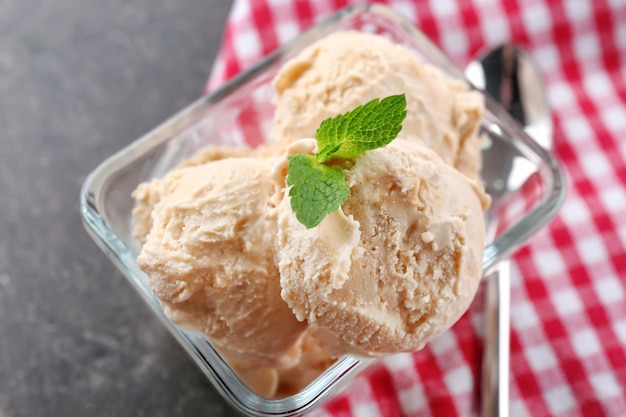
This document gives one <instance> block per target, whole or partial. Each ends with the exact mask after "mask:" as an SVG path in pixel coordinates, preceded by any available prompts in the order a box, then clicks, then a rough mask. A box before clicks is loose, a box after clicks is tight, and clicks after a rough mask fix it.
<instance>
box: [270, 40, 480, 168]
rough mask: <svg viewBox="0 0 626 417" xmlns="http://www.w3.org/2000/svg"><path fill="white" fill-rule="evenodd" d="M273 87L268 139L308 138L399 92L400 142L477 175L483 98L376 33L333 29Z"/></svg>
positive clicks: (284, 71)
mask: <svg viewBox="0 0 626 417" xmlns="http://www.w3.org/2000/svg"><path fill="white" fill-rule="evenodd" d="M274 87H275V89H276V97H275V99H274V104H275V106H276V111H275V114H274V128H273V132H272V136H273V137H274V139H275V140H277V141H278V143H281V144H284V145H286V144H289V143H292V142H293V141H295V140H298V139H300V138H306V137H314V135H315V131H316V129H317V128H318V127H319V125H320V123H321V122H322V120H324V119H326V118H328V117H334V116H336V115H337V114H342V113H345V112H346V111H349V110H352V109H354V108H355V107H357V106H359V105H361V104H364V103H367V102H369V101H370V100H373V99H376V98H381V97H387V96H390V95H394V94H406V98H407V117H406V119H405V121H404V125H403V129H402V132H400V135H399V138H400V139H410V140H415V141H419V142H421V143H423V144H425V145H427V146H428V147H429V148H431V149H433V150H434V151H435V152H436V153H437V154H438V155H439V156H440V157H441V158H442V159H443V160H444V161H445V162H447V163H448V164H450V165H452V166H455V167H456V168H457V169H459V170H460V171H461V172H463V173H465V174H466V175H468V176H470V177H472V178H478V175H479V171H480V165H481V164H480V161H481V159H480V149H481V145H482V139H481V138H480V137H479V136H478V135H477V134H476V132H477V129H478V127H479V123H480V120H481V118H482V112H483V107H484V105H483V98H482V95H481V94H479V93H477V92H474V91H470V90H469V89H468V86H467V84H466V83H465V82H463V81H462V80H459V79H457V78H452V77H449V76H447V75H446V74H444V73H443V72H442V71H441V70H439V69H437V68H435V67H433V66H429V65H424V64H423V63H422V62H421V61H420V60H419V59H418V58H417V57H416V56H415V55H413V53H412V52H410V50H409V49H407V48H405V47H403V46H402V45H399V44H395V43H393V42H391V41H390V40H388V39H386V38H384V37H382V36H379V35H374V34H367V33H361V32H339V33H336V34H333V35H330V36H328V37H326V38H323V39H322V40H320V41H318V42H316V43H315V44H313V45H311V46H310V47H308V48H307V49H305V50H304V51H303V52H301V53H300V54H298V55H297V56H296V57H294V58H293V59H292V60H290V61H289V62H287V63H286V64H285V65H284V66H283V67H282V68H281V69H280V71H279V72H278V74H277V76H276V77H275V79H274Z"/></svg>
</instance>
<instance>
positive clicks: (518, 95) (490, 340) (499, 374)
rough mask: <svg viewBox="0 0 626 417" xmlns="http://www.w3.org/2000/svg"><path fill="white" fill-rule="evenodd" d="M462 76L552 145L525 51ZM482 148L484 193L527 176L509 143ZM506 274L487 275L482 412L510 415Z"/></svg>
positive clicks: (487, 60)
mask: <svg viewBox="0 0 626 417" xmlns="http://www.w3.org/2000/svg"><path fill="white" fill-rule="evenodd" d="M465 75H466V77H467V78H468V79H469V80H470V81H471V82H472V84H474V85H475V86H476V87H478V88H481V89H484V90H485V91H486V92H487V93H489V94H490V95H491V96H493V97H494V98H495V99H496V100H498V101H499V102H500V103H501V104H502V105H503V106H504V107H505V109H506V110H507V111H508V112H509V114H511V116H513V118H515V119H516V120H517V121H519V122H520V123H521V124H522V126H523V127H524V130H525V131H526V133H528V134H529V135H530V136H532V137H533V138H534V139H535V140H536V141H537V142H538V143H539V144H541V145H542V146H544V147H545V148H551V147H552V136H553V135H552V121H551V118H550V109H549V107H548V102H547V99H546V96H545V88H544V84H543V80H542V78H541V74H540V72H539V70H538V69H537V65H536V64H535V62H534V61H533V59H532V57H531V56H530V55H529V54H528V52H526V51H525V50H523V49H522V48H520V47H519V46H516V45H512V44H506V45H503V46H501V47H498V48H496V49H494V50H492V51H491V52H489V53H488V54H486V55H485V56H484V57H483V58H481V59H480V60H479V61H473V62H472V63H470V65H468V67H467V68H466V71H465ZM485 152H488V153H490V154H491V155H496V157H484V159H485V160H489V162H490V165H489V167H486V169H485V170H484V172H483V179H484V180H485V184H486V187H487V192H489V194H491V196H492V197H493V198H494V199H497V198H498V197H500V196H502V195H503V194H504V193H506V192H507V191H508V189H509V186H514V184H520V183H523V182H524V181H525V180H526V179H527V178H528V175H529V174H530V172H529V171H528V170H525V169H524V168H523V167H520V166H516V165H515V164H514V161H515V154H514V153H513V152H511V149H510V148H505V147H501V148H499V144H498V142H493V144H492V146H491V147H490V148H489V149H487V150H486V151H485ZM492 162H493V163H492ZM502 179H505V181H502ZM510 274H511V265H510V262H509V261H508V260H505V261H502V262H500V263H499V264H498V265H497V266H496V268H495V270H494V271H493V272H492V273H491V275H489V276H488V277H487V294H486V301H485V304H486V306H485V309H486V324H487V326H486V327H487V332H486V334H485V351H484V353H483V381H482V396H481V397H482V398H481V411H482V412H481V415H482V416H483V417H496V416H498V417H504V416H508V415H509V368H510V360H509V353H510V344H509V335H510V293H511V288H510V285H511V284H510Z"/></svg>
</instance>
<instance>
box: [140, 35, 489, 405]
mask: <svg viewBox="0 0 626 417" xmlns="http://www.w3.org/2000/svg"><path fill="white" fill-rule="evenodd" d="M274 85H275V88H276V93H277V94H276V98H275V104H276V112H275V118H274V130H273V136H274V139H276V140H277V143H275V144H270V145H263V146H261V147H259V148H257V149H254V150H252V149H249V148H245V147H242V148H235V149H233V148H215V147H209V148H206V149H203V150H201V151H199V152H198V153H197V154H195V155H193V156H192V157H191V158H189V159H188V160H186V161H183V162H182V163H181V164H180V165H179V166H178V167H177V168H175V169H174V170H172V171H171V172H170V173H169V174H167V175H166V176H165V177H164V178H162V179H156V180H153V181H151V182H148V183H144V184H141V185H139V186H138V187H137V189H136V190H135V191H134V193H133V197H134V198H135V200H136V206H135V209H134V211H133V217H134V219H135V221H136V223H135V227H134V231H133V233H134V236H135V237H136V238H137V239H138V240H139V241H140V242H141V243H142V245H143V246H142V250H141V253H140V255H139V257H138V263H139V266H140V268H141V269H142V270H143V271H144V272H146V274H147V277H148V283H149V286H150V288H151V290H152V291H153V293H154V294H155V296H157V297H158V298H159V300H160V301H161V304H162V306H163V309H164V312H165V314H166V315H167V316H168V317H169V318H170V319H171V320H172V321H173V322H175V323H177V324H178V325H180V326H183V327H186V328H189V329H192V330H195V331H200V332H202V333H204V334H206V335H207V336H208V337H209V338H210V339H211V341H212V342H213V343H214V344H215V346H216V347H217V348H218V350H219V351H220V352H221V354H222V355H223V356H224V358H225V359H226V360H227V361H228V362H229V364H230V365H231V366H232V368H233V369H234V370H235V371H236V372H237V373H238V375H239V376H240V378H241V379H242V381H243V382H244V383H245V384H246V385H248V387H249V388H250V389H251V390H253V391H254V392H256V393H257V394H258V395H261V396H264V397H267V398H275V397H283V396H287V395H292V394H294V393H296V392H298V391H300V390H302V389H303V388H304V387H305V386H306V385H308V384H309V383H310V382H311V381H312V380H313V379H314V378H315V377H317V376H318V375H319V374H320V373H321V372H323V370H324V369H326V368H327V367H328V366H330V365H331V364H332V363H333V362H334V360H335V359H334V358H336V357H338V356H340V355H342V354H344V353H352V354H356V355H362V356H379V355H384V354H390V353H396V352H403V351H414V350H418V349H420V348H422V347H423V346H424V344H425V343H427V342H428V341H430V340H432V339H433V338H435V337H436V336H437V335H439V334H440V333H442V332H443V331H445V330H446V329H447V328H449V327H450V326H451V325H452V324H453V323H454V322H455V321H456V320H457V319H458V318H459V316H460V315H461V314H462V313H463V312H464V311H465V310H466V309H467V307H468V305H469V303H470V301H471V300H472V298H473V296H474V294H475V291H476V288H477V285H478V281H479V279H480V276H481V267H482V254H483V245H484V239H485V226H484V223H483V209H485V208H486V206H487V205H488V204H489V199H488V197H486V196H485V194H484V191H483V188H482V186H481V185H480V183H479V182H478V173H479V170H480V164H481V161H480V147H481V139H480V138H479V137H478V136H477V134H476V132H477V129H478V124H479V121H480V119H481V117H482V111H483V102H482V96H481V95H479V94H477V93H474V92H471V91H468V89H467V86H466V85H465V83H463V82H462V81H457V80H453V79H451V78H449V77H448V76H446V75H445V74H443V73H442V72H441V71H439V70H438V69H436V68H433V67H430V66H427V65H424V64H422V63H420V61H419V60H418V59H417V58H416V57H415V56H413V55H412V54H411V53H410V52H409V51H408V50H406V49H405V48H403V47H401V46H398V45H394V44H392V43H390V42H389V41H388V40H386V39H384V38H382V37H379V36H375V35H368V34H359V33H353V32H346V33H339V34H334V35H331V36H329V37H327V38H325V39H323V40H321V41H319V42H317V43H316V44H314V45H313V46H311V47H309V48H307V49H306V50H305V51H303V52H302V53H301V54H300V55H299V56H297V57H296V58H294V59H292V60H291V61H289V62H288V63H287V64H286V65H285V66H284V67H283V68H282V69H281V70H280V71H279V73H278V75H277V77H276V79H275V80H274ZM402 93H404V94H406V96H407V118H406V119H405V121H404V123H403V130H402V131H401V133H400V135H399V138H398V139H396V140H395V141H394V142H392V143H391V144H390V145H388V146H386V147H385V148H382V149H377V150H374V151H370V152H367V153H365V154H363V155H361V156H359V157H357V158H355V160H354V161H349V162H346V161H344V162H343V163H342V165H341V166H340V167H341V168H342V169H343V170H344V173H345V175H346V180H347V182H348V185H349V187H350V196H349V197H348V200H347V201H346V202H345V203H344V204H343V205H342V206H341V208H340V209H339V210H338V211H336V212H334V213H332V214H330V215H328V216H327V217H326V218H325V219H324V220H323V221H322V222H321V223H320V224H319V225H318V226H317V227H315V228H312V229H306V228H305V227H304V226H303V225H302V224H300V223H299V222H298V220H297V219H296V217H295V214H294V213H293V211H292V210H291V207H290V202H289V197H288V189H287V187H286V184H285V176H286V173H287V156H288V155H290V154H293V153H305V154H314V153H315V152H316V142H315V139H302V138H307V137H309V138H311V137H314V135H315V131H316V129H317V127H318V126H319V124H320V123H321V121H322V120H323V119H326V118H327V117H332V116H336V115H337V114H340V113H345V112H346V111H349V110H352V109H354V108H355V107H357V106H359V105H362V104H365V103H366V102H368V101H370V100H372V99H374V98H383V97H386V96H389V95H392V94H402Z"/></svg>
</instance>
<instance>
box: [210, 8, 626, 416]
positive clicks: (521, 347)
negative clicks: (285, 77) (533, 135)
mask: <svg viewBox="0 0 626 417" xmlns="http://www.w3.org/2000/svg"><path fill="white" fill-rule="evenodd" d="M350 3H351V2H350V1H345V0H310V1H299V0H294V1H290V0H235V2H234V4H233V9H232V11H231V14H230V17H229V20H228V23H227V26H226V30H225V35H224V39H223V47H222V50H221V52H220V54H219V56H218V59H217V62H216V65H215V68H214V70H213V74H212V76H211V78H210V81H209V84H208V88H209V89H210V88H213V87H215V86H217V85H219V84H220V83H222V82H223V81H224V80H226V79H228V78H230V77H231V76H233V75H235V74H236V73H238V72H240V71H242V70H244V69H246V68H247V67H248V66H249V65H251V64H253V63H254V62H256V61H257V60H258V59H259V58H260V57H262V56H263V55H266V54H268V53H269V52H271V51H272V50H273V49H275V48H276V47H277V46H278V45H280V44H282V43H284V42H286V41H288V40H290V39H292V38H293V37H295V36H296V35H297V34H298V33H300V32H301V31H303V30H305V29H307V28H308V27H309V26H311V25H312V24H313V23H315V22H316V21H318V20H319V19H321V18H323V17H325V16H327V15H329V14H330V13H332V12H333V11H336V10H338V9H339V8H341V7H344V6H346V5H348V4H350ZM388 4H390V5H391V6H392V7H393V8H395V9H396V10H398V11H399V12H401V13H403V14H404V15H406V16H407V17H409V18H410V19H411V20H413V21H414V22H415V23H416V24H417V26H418V27H419V28H420V29H421V30H422V31H423V32H425V33H426V35H428V36H429V37H430V38H431V39H432V40H433V41H434V42H435V43H436V44H437V45H439V46H440V47H441V49H443V51H444V52H445V53H446V54H448V56H449V57H450V58H451V59H452V60H453V61H454V62H455V63H456V64H457V65H458V66H459V67H461V68H462V67H464V66H465V65H466V64H467V63H468V62H469V61H470V60H471V59H472V58H473V57H475V56H476V55H477V54H478V53H479V52H481V51H483V50H485V49H486V48H489V47H494V46H497V45H499V44H501V43H503V42H511V41H513V42H516V43H519V44H522V45H524V46H526V47H527V48H528V49H529V51H530V52H531V54H532V55H533V56H534V57H535V58H536V60H537V61H538V63H539V65H540V68H541V70H542V72H543V75H544V76H545V80H546V83H547V89H548V97H549V100H550V105H551V108H552V116H553V121H554V125H555V137H554V140H555V153H556V155H557V156H558V158H559V159H560V161H561V162H562V163H563V165H564V166H565V170H566V173H567V176H568V180H569V181H568V182H569V185H570V189H569V195H568V197H567V200H566V202H565V205H564V206H563V209H562V210H561V212H560V214H559V215H558V216H557V218H556V219H555V220H554V221H553V222H552V223H551V224H550V226H549V227H548V228H546V229H544V230H543V231H541V232H540V233H539V234H538V235H536V236H535V237H533V239H532V240H531V241H530V242H529V244H528V245H527V246H525V247H524V248H522V249H521V250H520V251H519V252H518V253H517V254H516V255H515V256H514V257H513V260H514V262H513V264H514V270H513V282H512V294H511V300H512V306H511V323H512V333H511V362H512V363H511V375H512V378H511V383H510V388H511V415H512V416H515V417H518V416H626V163H625V160H626V0H569V1H567V0H563V1H542V0H528V1H526V0H524V1H522V0H503V1H498V0H471V1H469V0H468V1H459V2H455V1H452V0H446V1H444V0H430V1H428V0H424V1H421V0H418V1H393V0H390V1H389V2H388ZM483 323H484V316H483V311H482V307H481V306H480V303H475V304H474V305H473V306H472V308H471V309H470V311H469V312H468V313H467V314H466V315H465V316H464V317H463V318H462V319H461V320H460V321H459V322H458V323H457V324H456V325H455V326H454V328H453V329H452V330H451V331H449V332H447V333H445V334H444V335H443V336H442V337H440V338H438V339H437V340H435V341H434V342H432V343H430V344H429V346H428V347H426V348H425V349H423V350H422V351H420V352H416V353H414V354H410V355H409V354H406V355H397V356H393V357H390V358H386V359H385V360H383V361H382V363H381V365H379V366H376V367H374V368H373V369H371V371H369V373H367V374H365V375H362V376H359V377H358V378H357V379H355V380H354V382H353V383H352V384H351V385H350V386H349V387H348V388H347V389H346V390H345V391H344V392H343V393H342V394H341V395H340V396H338V397H336V398H334V399H333V400H331V401H329V402H328V403H326V404H325V405H323V406H322V407H320V408H318V409H317V410H316V411H315V412H314V415H315V416H318V417H321V416H359V417H361V416H388V417H391V416H428V415H435V416H471V415H477V414H478V403H479V388H480V367H481V364H480V362H481V356H482V349H483V346H482V334H483V329H482V328H483Z"/></svg>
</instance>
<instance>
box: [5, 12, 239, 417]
mask: <svg viewBox="0 0 626 417" xmlns="http://www.w3.org/2000/svg"><path fill="white" fill-rule="evenodd" d="M229 8H230V2H229V1H223V0H221V1H220V0H179V1H169V0H134V1H126V0H87V1H85V0H46V1H43V0H0V230H1V233H2V234H1V237H0V417H20V416H189V415H204V416H225V415H232V414H233V412H232V411H231V410H230V409H229V408H228V407H227V405H226V404H225V403H224V402H223V401H222V400H221V399H220V397H219V396H218V394H217V393H216V392H215V391H214V390H213V388H212V387H211V385H210V384H209V383H208V382H207V381H206V380H205V378H204V376H203V375H202V374H201V373H200V372H199V371H198V370H197V368H196V367H195V365H194V364H193V363H192V362H191V360H190V359H189V358H188V357H187V355H186V353H185V352H184V351H183V350H182V348H180V347H179V345H178V344H177V342H176V341H175V340H174V339H173V338H172V337H171V336H170V335H169V333H167V332H166V330H165V329H164V328H163V327H162V325H161V324H160V323H159V322H158V321H157V320H156V319H155V318H154V317H153V316H152V314H151V312H150V311H149V310H148V308H147V307H146V306H145V305H144V304H143V302H142V301H141V300H140V299H139V297H138V296H137V295H136V294H135V292H134V290H132V288H131V287H130V285H129V284H128V283H127V282H126V281H125V279H124V278H123V277H122V275H121V274H120V273H119V272H118V271H117V269H115V267H114V266H113V265H112V264H111V263H110V262H109V261H108V259H107V258H106V257H105V255H104V254H103V253H102V252H101V251H100V250H99V249H98V248H97V247H96V245H95V244H94V243H93V242H92V241H91V239H90V238H89V237H88V235H87V234H86V232H85V231H84V229H83V226H82V224H81V219H80V215H79V207H78V196H79V190H80V186H81V183H82V182H83V180H84V178H85V176H86V175H87V174H88V173H89V172H90V171H91V170H92V169H93V168H94V167H95V166H96V165H97V164H98V163H99V162H100V161H102V160H103V159H105V158H106V157H108V156H109V155H111V154H112V153H114V152H115V151H117V150H119V149H121V148H122V147H124V146H125V145H126V144H128V143H130V142H132V141H133V140H134V139H136V138H137V137H139V136H140V135H142V134H143V133H145V132H147V131H148V130H150V129H151V128H153V127H154V126H156V125H157V124H158V123H159V122H160V121H162V120H163V119H165V118H166V117H168V116H170V115H172V114H173V113H175V112H176V111H178V110H180V109H182V108H183V107H185V105H186V104H188V103H189V102H191V101H192V100H193V99H195V98H196V97H198V96H199V94H200V93H201V91H202V88H203V85H204V82H205V80H206V77H207V75H208V73H209V70H210V68H211V65H212V61H213V59H214V57H215V54H216V52H217V50H218V48H219V45H220V42H221V36H222V30H223V27H224V23H225V19H226V16H227V13H228V10H229Z"/></svg>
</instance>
